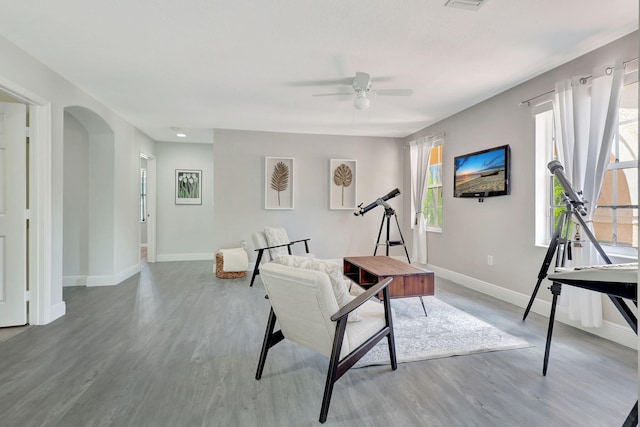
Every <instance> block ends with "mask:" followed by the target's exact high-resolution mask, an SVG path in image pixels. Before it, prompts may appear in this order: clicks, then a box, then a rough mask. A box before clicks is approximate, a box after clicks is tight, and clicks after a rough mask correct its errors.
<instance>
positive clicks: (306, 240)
mask: <svg viewBox="0 0 640 427" xmlns="http://www.w3.org/2000/svg"><path fill="white" fill-rule="evenodd" d="M309 240H311V239H300V240H294V241H293V242H289V244H290V245H293V244H294V243H300V242H308V241H309Z"/></svg>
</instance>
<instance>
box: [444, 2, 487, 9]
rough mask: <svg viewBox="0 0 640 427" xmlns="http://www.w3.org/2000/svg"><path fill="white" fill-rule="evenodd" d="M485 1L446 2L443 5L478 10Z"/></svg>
mask: <svg viewBox="0 0 640 427" xmlns="http://www.w3.org/2000/svg"><path fill="white" fill-rule="evenodd" d="M486 2H487V0H448V1H447V2H446V3H445V4H444V5H445V6H447V7H457V8H458V9H469V10H478V9H480V7H481V6H482V5H483V4H485V3H486Z"/></svg>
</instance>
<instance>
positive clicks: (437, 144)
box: [422, 138, 444, 233]
mask: <svg viewBox="0 0 640 427" xmlns="http://www.w3.org/2000/svg"><path fill="white" fill-rule="evenodd" d="M436 148H437V149H439V150H440V156H439V157H440V162H439V163H432V162H431V155H432V154H433V150H434V149H436ZM443 165H444V139H442V138H439V139H437V140H434V141H433V145H432V146H431V151H430V152H429V165H428V179H427V194H428V193H429V190H432V191H433V192H435V193H436V194H438V195H439V197H438V200H436V202H439V204H438V203H437V204H436V205H435V207H432V206H431V205H429V204H428V203H429V197H425V202H424V206H423V207H422V215H423V216H424V219H425V222H426V230H427V231H428V232H435V233H442V225H443V222H444V209H443V199H444V194H443V191H444V187H443V185H442V176H443V171H442V168H443ZM432 168H436V170H437V171H439V176H437V178H438V179H437V182H436V180H434V179H433V178H434V175H433V174H432ZM436 175H438V174H436ZM437 189H440V190H439V191H438V190H437ZM430 209H433V210H435V218H436V221H438V220H439V221H438V222H439V224H435V225H430V224H429V223H428V222H427V220H428V216H427V214H428V210H430Z"/></svg>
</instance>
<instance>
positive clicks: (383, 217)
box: [373, 215, 389, 256]
mask: <svg viewBox="0 0 640 427" xmlns="http://www.w3.org/2000/svg"><path fill="white" fill-rule="evenodd" d="M385 218H386V216H385V215H383V216H382V221H381V222H380V230H379V231H378V240H376V247H375V249H374V250H373V256H375V255H376V253H377V252H378V246H380V236H382V227H384V219H385ZM387 240H388V239H387ZM387 255H389V243H387Z"/></svg>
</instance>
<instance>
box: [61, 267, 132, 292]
mask: <svg viewBox="0 0 640 427" xmlns="http://www.w3.org/2000/svg"><path fill="white" fill-rule="evenodd" d="M139 271H140V265H138V264H134V265H132V266H130V267H128V268H126V269H125V270H123V271H120V272H118V273H116V274H111V275H105V276H64V277H63V278H62V286H65V287H66V286H86V287H93V286H115V285H117V284H119V283H121V282H124V281H125V280H127V279H128V278H129V277H131V276H133V275H135V274H137V273H138V272H139Z"/></svg>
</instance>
